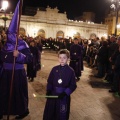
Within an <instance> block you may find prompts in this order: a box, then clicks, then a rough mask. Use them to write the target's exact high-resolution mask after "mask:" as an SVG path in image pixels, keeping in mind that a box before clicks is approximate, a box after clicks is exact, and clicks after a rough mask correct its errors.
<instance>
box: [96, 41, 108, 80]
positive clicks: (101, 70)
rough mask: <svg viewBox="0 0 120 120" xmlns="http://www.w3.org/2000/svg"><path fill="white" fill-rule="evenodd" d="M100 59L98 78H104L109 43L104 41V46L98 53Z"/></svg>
mask: <svg viewBox="0 0 120 120" xmlns="http://www.w3.org/2000/svg"><path fill="white" fill-rule="evenodd" d="M97 59H98V73H97V75H95V77H97V78H102V77H104V76H105V73H106V67H107V66H106V65H107V63H108V43H107V41H103V43H102V46H101V47H100V49H99V52H98V54H97Z"/></svg>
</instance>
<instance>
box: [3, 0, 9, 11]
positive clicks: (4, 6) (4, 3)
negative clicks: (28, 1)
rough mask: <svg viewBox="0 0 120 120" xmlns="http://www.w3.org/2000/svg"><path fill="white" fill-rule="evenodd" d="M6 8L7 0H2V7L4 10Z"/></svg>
mask: <svg viewBox="0 0 120 120" xmlns="http://www.w3.org/2000/svg"><path fill="white" fill-rule="evenodd" d="M7 8H8V1H7V0H4V1H3V2H2V9H3V10H6V9H7Z"/></svg>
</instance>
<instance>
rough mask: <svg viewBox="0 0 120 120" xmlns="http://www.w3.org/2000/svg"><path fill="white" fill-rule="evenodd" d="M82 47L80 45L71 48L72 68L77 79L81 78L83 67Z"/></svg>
mask: <svg viewBox="0 0 120 120" xmlns="http://www.w3.org/2000/svg"><path fill="white" fill-rule="evenodd" d="M81 52H82V47H81V46H80V45H79V44H73V45H72V46H71V47H70V67H72V68H73V69H74V71H75V75H76V77H80V76H81V67H82V64H81V63H82V62H81V60H82V59H81V58H82V53H81Z"/></svg>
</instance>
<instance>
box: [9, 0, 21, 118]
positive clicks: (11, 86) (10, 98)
mask: <svg viewBox="0 0 120 120" xmlns="http://www.w3.org/2000/svg"><path fill="white" fill-rule="evenodd" d="M22 4H23V0H20V4H19V15H18V17H19V19H18V29H17V36H16V44H15V50H17V45H18V36H19V27H20V19H21V14H22ZM15 61H16V57H14V61H13V69H12V78H11V83H10V96H9V104H8V114H7V120H9V115H10V109H11V100H12V92H13V80H14V72H15Z"/></svg>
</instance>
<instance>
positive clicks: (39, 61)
mask: <svg viewBox="0 0 120 120" xmlns="http://www.w3.org/2000/svg"><path fill="white" fill-rule="evenodd" d="M36 42H37V48H38V64H37V70H41V54H42V51H43V48H42V46H43V45H42V43H41V40H40V39H37V41H36Z"/></svg>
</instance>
